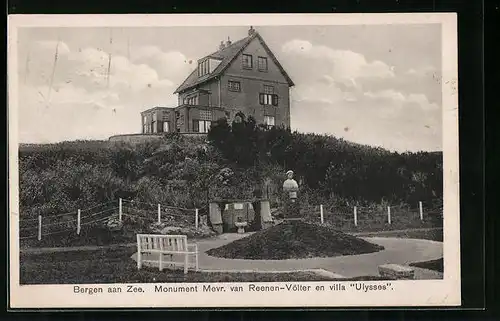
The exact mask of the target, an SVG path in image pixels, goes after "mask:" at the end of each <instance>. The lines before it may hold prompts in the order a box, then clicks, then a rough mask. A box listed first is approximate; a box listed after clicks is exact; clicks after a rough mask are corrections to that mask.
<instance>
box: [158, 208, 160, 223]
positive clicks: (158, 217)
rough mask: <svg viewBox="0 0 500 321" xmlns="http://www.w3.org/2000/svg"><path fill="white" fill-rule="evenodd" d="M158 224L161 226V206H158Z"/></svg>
mask: <svg viewBox="0 0 500 321" xmlns="http://www.w3.org/2000/svg"><path fill="white" fill-rule="evenodd" d="M158 224H161V205H160V204H158Z"/></svg>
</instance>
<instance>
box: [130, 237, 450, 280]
mask: <svg viewBox="0 0 500 321" xmlns="http://www.w3.org/2000/svg"><path fill="white" fill-rule="evenodd" d="M245 236H247V235H245ZM241 237H242V236H241V235H238V234H224V235H222V236H220V237H218V238H214V239H211V240H205V241H200V242H198V248H199V251H200V254H199V268H200V269H202V270H212V271H214V270H220V271H227V270H231V271H234V270H244V271H259V272H264V271H266V272H272V271H293V270H310V269H323V270H326V271H329V272H331V273H335V274H338V275H342V276H344V277H357V276H366V275H378V266H379V265H382V264H386V263H394V264H402V265H408V264H409V263H412V262H420V261H427V260H434V259H439V258H441V257H443V243H441V242H435V241H428V240H416V239H402V238H387V237H365V238H364V239H365V240H367V241H369V242H372V243H376V244H379V245H382V246H384V247H385V250H383V251H379V252H375V253H369V254H361V255H351V256H339V257H331V258H310V259H289V260H240V259H224V258H218V257H213V256H209V255H208V254H206V253H205V251H207V250H209V249H211V248H215V247H219V246H222V245H225V244H227V243H230V242H232V241H234V240H236V239H239V238H241ZM132 258H133V259H134V260H135V259H136V255H135V254H134V255H133V256H132ZM149 259H154V258H153V257H151V258H149ZM416 274H417V275H416V277H417V278H419V279H436V278H438V279H439V278H442V277H441V274H440V273H437V272H436V273H435V272H433V271H428V270H424V269H416Z"/></svg>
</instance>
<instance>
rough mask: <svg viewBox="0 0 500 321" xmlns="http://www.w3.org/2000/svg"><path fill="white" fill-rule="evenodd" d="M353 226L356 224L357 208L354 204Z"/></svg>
mask: <svg viewBox="0 0 500 321" xmlns="http://www.w3.org/2000/svg"><path fill="white" fill-rule="evenodd" d="M354 226H358V208H357V207H356V206H354Z"/></svg>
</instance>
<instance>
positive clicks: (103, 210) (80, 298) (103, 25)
mask: <svg viewBox="0 0 500 321" xmlns="http://www.w3.org/2000/svg"><path fill="white" fill-rule="evenodd" d="M8 68H9V70H8V89H9V95H8V97H9V100H8V122H9V161H10V163H9V166H10V168H9V169H10V170H9V184H10V185H9V187H10V212H9V220H10V230H9V235H10V257H9V260H10V265H9V266H10V306H11V308H106V307H114V308H137V307H162V308H180V307H182V308H185V307H188V308H209V307H217V308H224V307H232V308H234V307H244V308H245V307H246V308H258V307H297V308H303V307H376V306H384V307H389V306H393V307H401V306H406V307H407V306H412V307H418V306H459V305H460V302H461V294H460V286H461V283H460V243H459V240H460V229H459V177H458V173H459V167H458V116H457V115H458V99H457V97H458V95H457V91H458V84H457V24H456V15H455V14H448V13H446V14H444V13H441V14H434V13H419V14H408V13H407V14H326V15H325V14H322V15H316V14H303V15H282V14H278V15H266V14H265V15H71V16H65V15H57V16H51V15H40V16H36V15H33V16H30V15H25V16H24V15H20V16H9V22H8Z"/></svg>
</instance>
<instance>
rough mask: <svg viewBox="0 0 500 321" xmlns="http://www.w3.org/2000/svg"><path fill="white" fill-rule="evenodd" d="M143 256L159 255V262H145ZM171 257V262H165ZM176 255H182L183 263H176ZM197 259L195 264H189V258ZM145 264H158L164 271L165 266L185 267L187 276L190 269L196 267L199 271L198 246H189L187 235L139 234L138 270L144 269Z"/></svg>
mask: <svg viewBox="0 0 500 321" xmlns="http://www.w3.org/2000/svg"><path fill="white" fill-rule="evenodd" d="M143 254H158V256H159V258H158V260H157V261H156V260H145V259H143V257H142V255H143ZM165 255H168V256H170V260H167V261H165V260H164V256H165ZM174 255H180V256H181V257H182V258H183V260H182V262H179V261H176V260H175V259H174ZM193 256H194V258H195V261H194V263H193V262H189V258H190V257H193ZM143 262H155V263H156V262H158V268H159V270H160V271H162V270H163V265H164V264H170V265H183V266H184V274H187V272H188V267H189V266H191V267H194V269H195V270H196V271H198V244H188V241H187V236H186V235H153V234H137V268H138V269H140V268H141V267H142V263H143Z"/></svg>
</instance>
